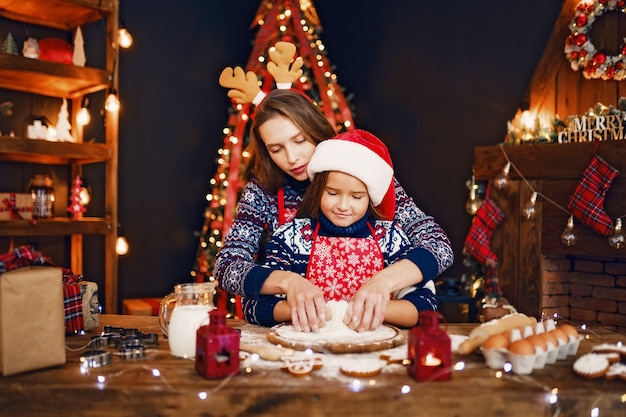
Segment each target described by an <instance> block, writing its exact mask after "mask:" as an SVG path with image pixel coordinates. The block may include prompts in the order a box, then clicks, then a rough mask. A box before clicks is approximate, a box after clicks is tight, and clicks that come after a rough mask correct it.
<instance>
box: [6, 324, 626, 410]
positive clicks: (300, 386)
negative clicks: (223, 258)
mask: <svg viewBox="0 0 626 417" xmlns="http://www.w3.org/2000/svg"><path fill="white" fill-rule="evenodd" d="M100 323H101V325H103V326H104V325H112V326H117V327H123V328H136V329H139V330H140V331H142V332H143V333H145V334H150V333H160V329H159V325H158V320H157V318H156V317H142V316H121V315H102V316H101V317H100ZM230 324H231V325H232V326H233V327H237V328H239V329H240V330H241V337H242V341H244V340H245V341H247V342H252V343H262V342H263V339H264V334H265V332H266V330H267V329H265V328H261V327H257V326H252V325H249V324H245V323H241V322H231V323H230ZM474 326H475V325H473V324H450V325H448V328H447V330H448V333H449V334H450V335H452V337H453V339H455V338H457V337H460V336H462V335H467V334H468V333H469V332H470V331H471V329H472V328H473V327H474ZM101 330H102V328H100V329H95V330H93V331H90V332H89V333H88V334H86V335H80V336H70V337H67V338H66V343H67V346H68V351H67V362H66V364H65V365H64V366H62V367H56V368H51V369H44V370H38V371H33V372H29V373H25V374H20V375H13V376H9V377H0V416H51V417H52V416H54V417H57V416H61V415H65V416H72V417H73V416H91V417H97V416H107V417H109V416H133V417H136V416H150V417H153V416H177V417H179V416H183V417H191V416H256V415H272V416H294V415H301V416H304V415H307V416H393V415H395V416H401V415H402V416H429V417H439V416H441V417H444V416H445V417H450V416H463V417H466V416H481V417H482V416H518V415H519V416H524V417H526V416H533V417H535V416H568V417H569V416H585V417H588V416H592V415H595V414H594V412H595V411H592V410H594V409H596V408H597V410H596V411H598V412H599V413H598V414H597V415H599V416H601V417H607V416H620V417H623V416H625V415H626V382H620V381H616V380H612V381H609V380H604V379H600V380H584V379H581V378H579V377H577V376H575V375H574V373H573V371H572V363H573V362H574V360H575V359H576V357H578V356H580V355H581V354H583V353H587V352H589V351H590V349H591V347H592V346H593V345H595V344H600V343H616V342H618V341H624V340H625V339H626V336H625V335H623V334H619V333H615V332H613V331H611V330H608V329H606V328H602V327H597V328H596V327H594V328H591V329H590V330H589V331H587V332H586V336H587V338H586V339H585V340H583V341H582V343H581V345H580V347H579V350H578V354H577V355H576V356H570V357H568V358H567V359H565V360H560V361H557V362H556V363H555V364H553V365H547V366H546V367H545V368H544V369H540V370H534V371H533V373H532V374H531V375H527V376H520V375H515V374H513V373H504V374H503V375H502V376H500V377H498V375H497V371H496V370H492V369H489V368H488V367H487V366H486V365H485V362H484V359H483V358H482V356H481V355H480V354H478V353H475V354H471V355H467V356H461V355H457V354H453V363H454V364H457V363H459V362H461V363H463V364H464V368H463V369H462V370H454V371H453V374H452V379H451V380H450V381H445V382H443V381H439V382H417V381H415V380H414V379H412V378H410V377H409V376H408V374H407V371H406V368H405V367H404V366H402V365H399V364H394V365H388V366H387V367H386V368H385V369H384V371H383V373H382V374H380V375H378V376H376V377H373V378H369V379H356V378H350V377H347V376H343V375H341V374H340V373H339V372H338V368H337V367H336V364H337V363H340V362H341V360H342V359H343V358H346V357H347V356H344V355H328V359H329V360H328V361H325V365H324V367H323V368H322V369H320V370H319V371H314V373H312V374H311V375H309V376H306V377H302V378H297V377H293V376H290V375H289V374H288V373H287V372H284V371H281V370H280V363H279V362H270V361H264V360H256V361H254V360H251V359H248V360H247V361H246V362H242V366H241V368H242V372H241V373H240V374H239V375H237V376H234V377H232V378H227V379H218V380H207V379H204V378H203V377H201V376H199V375H198V374H197V373H196V371H195V368H194V362H193V361H191V360H184V359H176V358H174V357H172V356H171V355H170V354H169V347H168V343H167V339H165V338H163V336H162V335H160V334H159V343H158V346H157V347H146V351H145V358H143V359H136V360H124V359H121V357H120V356H119V355H116V349H115V348H108V350H109V351H111V352H112V353H113V363H112V364H110V365H106V366H103V367H100V368H94V369H90V370H89V371H88V372H87V373H81V371H80V366H79V357H80V355H81V354H84V353H86V352H89V348H84V346H85V345H86V344H88V343H89V341H90V340H91V337H92V336H93V335H96V334H99V333H100V332H101ZM404 348H406V345H404V347H400V348H394V349H404ZM350 355H359V354H350ZM368 355H371V354H368ZM376 355H378V354H376ZM333 366H335V368H333ZM246 369H247V370H246Z"/></svg>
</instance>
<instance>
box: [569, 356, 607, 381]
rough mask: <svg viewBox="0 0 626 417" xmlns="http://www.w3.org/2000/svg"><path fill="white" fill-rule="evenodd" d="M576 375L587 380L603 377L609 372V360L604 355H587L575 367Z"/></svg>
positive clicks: (577, 360)
mask: <svg viewBox="0 0 626 417" xmlns="http://www.w3.org/2000/svg"><path fill="white" fill-rule="evenodd" d="M573 369H574V373H576V375H578V376H580V377H582V378H586V379H597V378H601V377H603V376H604V375H605V374H606V373H607V371H608V370H609V360H608V359H607V358H606V356H604V355H598V354H595V353H587V354H585V355H582V356H581V357H579V358H578V359H576V361H575V362H574V365H573Z"/></svg>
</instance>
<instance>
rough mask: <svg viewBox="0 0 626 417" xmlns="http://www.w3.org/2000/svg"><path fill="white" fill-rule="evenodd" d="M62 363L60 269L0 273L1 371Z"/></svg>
mask: <svg viewBox="0 0 626 417" xmlns="http://www.w3.org/2000/svg"><path fill="white" fill-rule="evenodd" d="M64 363H65V315H64V308H63V273H62V272H61V270H60V269H59V268H53V267H44V266H33V267H26V268H19V269H14V270H12V271H9V272H5V273H3V274H2V275H0V373H1V374H2V375H5V376H7V375H13V374H17V373H22V372H27V371H32V370H36V369H42V368H48V367H51V366H56V365H62V364H64Z"/></svg>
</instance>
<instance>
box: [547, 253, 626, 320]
mask: <svg viewBox="0 0 626 417" xmlns="http://www.w3.org/2000/svg"><path fill="white" fill-rule="evenodd" d="M541 301H542V304H541V305H542V314H543V315H544V316H553V315H557V316H560V317H563V318H565V319H568V320H571V321H573V322H576V323H588V324H590V323H596V324H604V325H609V326H615V327H616V328H619V329H621V330H626V262H625V261H624V260H623V259H622V260H617V259H615V260H598V259H587V258H582V257H576V258H571V257H558V256H557V257H555V256H549V257H548V256H544V258H543V280H542V300H541Z"/></svg>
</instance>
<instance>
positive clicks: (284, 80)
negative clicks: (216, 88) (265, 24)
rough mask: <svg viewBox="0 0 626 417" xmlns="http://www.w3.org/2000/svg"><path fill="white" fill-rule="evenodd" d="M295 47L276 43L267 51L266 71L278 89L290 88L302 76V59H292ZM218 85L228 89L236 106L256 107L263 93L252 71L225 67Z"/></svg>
mask: <svg viewBox="0 0 626 417" xmlns="http://www.w3.org/2000/svg"><path fill="white" fill-rule="evenodd" d="M295 53H296V45H294V44H293V43H291V42H277V43H276V45H275V46H273V47H271V48H270V49H269V56H270V62H268V63H267V71H268V72H269V73H270V74H272V77H274V80H275V81H276V87H277V88H279V89H288V88H291V84H292V83H293V82H294V81H296V80H297V79H298V78H300V76H302V65H304V61H303V60H302V57H297V58H296V59H293V57H294V55H295ZM219 83H220V85H221V86H222V87H224V88H229V90H228V97H230V98H231V99H233V100H234V101H235V103H237V104H246V103H252V104H254V105H258V104H259V103H260V102H261V101H262V100H263V99H264V98H265V93H264V92H263V91H261V88H260V87H259V79H258V78H257V76H256V74H255V73H254V72H252V71H248V72H247V73H246V72H245V71H244V70H243V68H241V67H235V68H234V69H233V68H231V67H226V68H224V70H223V71H222V73H221V74H220V79H219Z"/></svg>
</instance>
